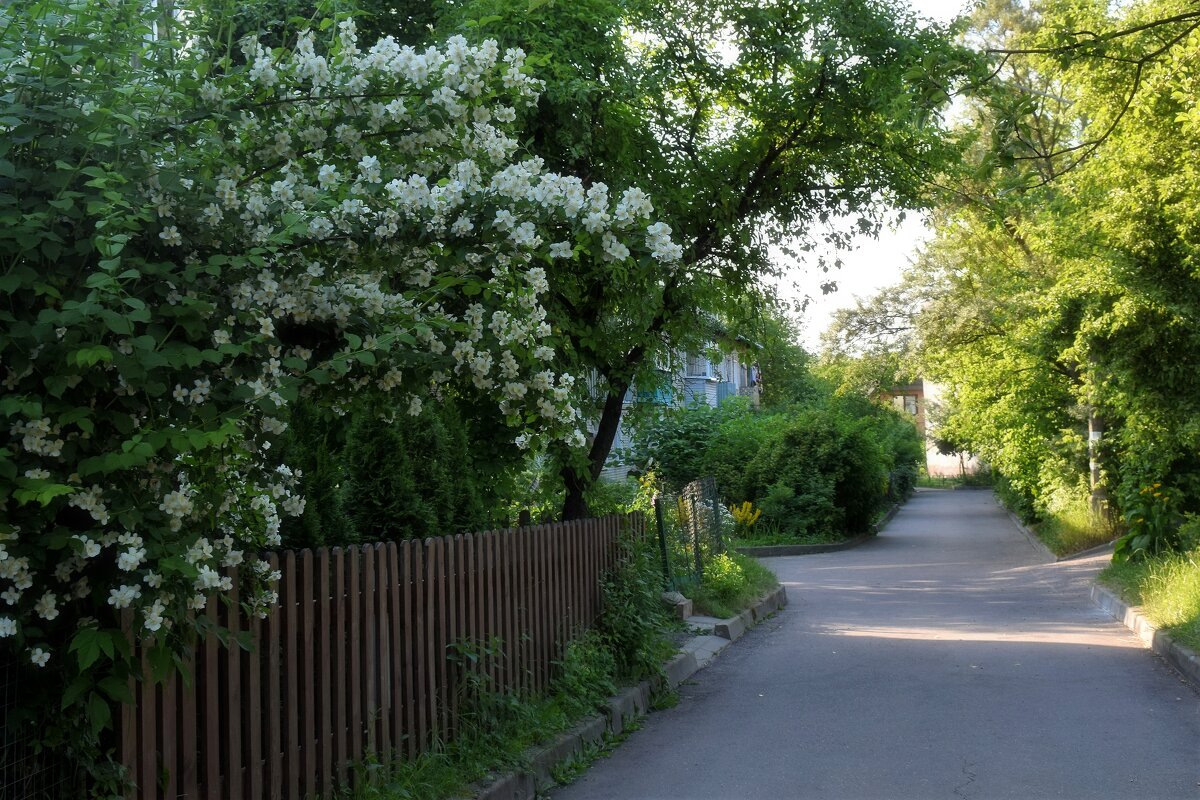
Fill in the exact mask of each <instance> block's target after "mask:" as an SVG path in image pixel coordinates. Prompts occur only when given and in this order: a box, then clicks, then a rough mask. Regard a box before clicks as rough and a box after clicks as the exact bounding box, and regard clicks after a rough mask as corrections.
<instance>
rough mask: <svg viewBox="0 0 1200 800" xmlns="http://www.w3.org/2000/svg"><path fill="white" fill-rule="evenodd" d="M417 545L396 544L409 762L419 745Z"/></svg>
mask: <svg viewBox="0 0 1200 800" xmlns="http://www.w3.org/2000/svg"><path fill="white" fill-rule="evenodd" d="M420 547H421V544H420V542H412V541H404V542H402V543H401V544H400V546H399V548H398V550H399V557H400V581H399V584H400V602H401V614H402V620H403V623H402V624H403V630H404V653H403V659H404V663H403V670H402V674H403V678H404V733H405V735H406V737H407V738H406V739H405V742H404V744H405V749H404V752H405V754H406V755H407V756H408V757H409V758H410V759H411V758H414V757H415V756H416V754H417V744H418V742H419V738H418V734H417V698H418V696H419V688H418V687H419V684H418V683H417V658H416V649H415V642H416V638H417V603H416V591H417V589H416V583H417V580H418V575H417V572H416V555H415V553H416V551H417V550H420Z"/></svg>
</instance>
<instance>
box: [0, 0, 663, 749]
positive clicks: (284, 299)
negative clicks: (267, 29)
mask: <svg viewBox="0 0 1200 800" xmlns="http://www.w3.org/2000/svg"><path fill="white" fill-rule="evenodd" d="M42 5H45V4H42ZM49 7H50V9H51V12H52V13H47V12H46V9H43V8H39V9H36V10H32V9H31V10H24V11H23V10H22V7H21V6H20V5H19V4H18V7H17V8H15V9H13V8H9V9H6V10H5V12H4V13H5V14H7V15H8V17H7V18H6V20H5V23H6V24H5V26H0V61H3V62H4V64H3V67H4V69H3V70H0V96H2V102H3V106H4V109H5V110H4V115H3V116H0V127H3V130H2V131H0V142H2V144H0V253H2V254H3V257H4V264H5V270H6V271H4V272H3V273H2V274H0V299H2V300H3V302H2V303H0V384H2V385H3V387H4V391H3V394H2V396H0V417H2V418H3V422H4V425H5V427H4V428H3V430H7V431H8V436H7V440H6V441H5V442H3V443H0V502H3V503H4V506H5V513H4V516H3V518H2V520H0V644H3V645H4V646H9V647H12V646H16V647H17V648H19V649H20V650H21V652H23V653H24V657H25V659H26V660H27V663H28V664H30V665H32V666H36V667H38V668H46V667H47V666H51V667H53V665H55V664H56V663H57V664H58V665H59V669H61V670H62V676H63V680H64V681H68V682H70V684H71V687H72V688H71V690H70V697H71V698H72V699H74V700H75V705H74V706H73V707H77V708H79V709H82V711H81V713H82V714H83V715H84V716H85V717H87V718H88V720H89V721H90V723H91V724H90V725H89V726H85V727H86V729H87V730H90V731H92V732H93V738H94V734H97V733H98V732H99V731H100V730H101V729H102V728H103V727H104V726H105V725H106V724H107V723H108V720H107V719H103V718H97V717H98V716H100V717H102V716H103V715H102V714H101V713H100V711H98V708H99V706H98V705H96V704H95V703H94V702H92V701H91V698H93V697H99V698H102V699H119V697H120V694H121V692H120V691H117V688H119V687H120V686H123V681H124V678H125V676H126V675H128V674H129V673H130V672H131V671H136V668H135V666H134V664H133V662H132V659H130V658H129V649H128V647H127V645H126V641H127V632H132V634H133V635H135V636H137V637H140V638H142V639H144V640H145V641H146V646H147V647H150V648H151V652H152V657H153V654H155V653H158V654H168V656H169V654H170V653H173V652H179V651H182V650H184V649H186V648H187V647H189V646H190V643H191V642H192V641H193V640H194V636H195V635H196V634H197V633H198V632H203V629H204V625H205V624H206V618H205V615H203V614H200V613H198V612H201V611H202V610H204V609H205V608H206V607H207V606H208V604H209V603H211V602H214V598H222V599H225V598H227V596H228V593H229V592H230V591H231V590H232V588H233V580H234V579H235V578H234V576H235V575H236V576H237V578H236V579H237V580H239V581H240V582H241V583H242V586H241V592H240V597H241V598H242V602H243V606H244V610H245V611H246V612H248V613H252V614H258V615H260V616H262V615H264V614H266V613H268V611H269V609H270V608H271V606H272V605H273V604H274V602H275V600H276V595H275V592H274V582H275V580H277V578H278V573H274V572H273V571H272V570H271V568H270V565H269V563H268V562H267V561H266V560H264V558H263V554H264V552H265V551H266V550H269V549H270V548H272V547H274V546H277V545H278V544H279V526H280V519H281V517H282V516H284V515H299V514H300V513H302V512H303V509H304V500H303V476H302V475H300V474H298V473H295V472H293V471H291V470H289V469H288V468H287V467H286V466H284V467H276V466H275V461H274V460H273V459H272V457H271V452H270V449H271V446H272V441H273V439H274V437H277V436H278V435H279V434H280V433H282V432H283V431H284V430H286V419H287V408H288V405H289V404H290V403H292V402H294V401H295V400H296V399H297V398H299V397H301V396H304V397H312V398H314V399H315V400H317V401H318V402H326V403H329V404H331V405H332V406H333V407H335V408H345V407H348V406H349V405H350V404H351V403H353V402H355V401H356V399H359V398H362V397H363V396H364V395H367V394H374V395H377V396H384V397H388V398H391V401H390V404H391V405H392V406H393V407H398V408H399V409H402V410H406V411H408V412H409V413H413V414H418V413H420V410H421V406H422V399H423V398H426V397H428V396H429V395H433V396H435V397H436V396H439V395H440V394H441V393H442V392H446V391H451V390H453V391H455V392H469V393H475V394H478V395H479V396H481V397H483V398H487V399H490V401H491V402H493V403H494V404H495V406H496V407H497V408H498V410H499V411H500V412H501V413H502V414H503V415H504V416H505V417H506V418H507V420H508V422H509V424H510V425H511V426H512V428H513V438H514V441H515V442H516V443H517V444H519V445H522V446H524V445H526V444H528V443H529V442H530V441H531V439H532V438H533V437H538V438H539V439H540V440H542V441H545V440H549V439H554V440H560V441H562V442H565V443H568V444H569V445H571V446H575V447H578V446H581V445H582V444H583V443H584V438H583V421H582V420H581V419H580V413H579V411H578V410H577V407H578V400H579V397H580V392H582V391H583V387H582V386H577V385H576V382H575V380H574V379H573V377H572V376H571V375H566V374H557V373H556V372H555V370H554V369H553V364H554V360H555V344H556V341H555V332H554V331H553V330H552V329H551V326H550V325H549V324H548V323H547V321H546V312H545V310H544V308H543V306H542V299H543V298H544V297H545V295H546V293H547V292H548V291H549V286H548V283H547V279H546V271H545V269H544V265H547V264H549V263H550V262H551V260H552V259H575V260H582V259H591V260H594V261H596V262H597V263H606V264H611V265H612V266H613V268H619V267H620V265H621V264H622V263H623V262H625V261H627V260H629V259H653V260H655V261H658V262H663V263H666V264H671V263H674V262H676V261H678V259H679V258H680V256H681V249H680V247H679V246H678V245H677V244H676V243H674V242H673V241H672V240H671V236H670V234H671V231H670V229H669V228H668V227H667V226H666V225H664V224H663V223H661V222H654V221H653V220H652V214H653V208H652V205H651V203H650V201H649V199H648V198H647V196H646V195H645V194H644V193H643V192H642V191H641V190H639V189H627V190H625V191H623V192H617V193H613V192H610V191H609V189H608V188H607V187H605V186H603V185H600V184H597V185H592V186H585V185H584V184H583V183H582V182H581V181H580V180H579V179H577V178H573V177H569V176H562V175H556V174H553V173H549V172H546V171H545V170H544V169H543V165H542V163H541V162H540V161H539V160H538V159H535V158H524V157H522V156H521V154H520V152H519V150H520V148H519V143H518V139H517V132H516V131H515V130H514V129H513V123H514V120H515V119H516V117H517V114H516V109H517V108H518V107H520V106H522V105H528V104H531V103H534V102H536V99H537V94H538V91H539V88H540V86H541V84H540V82H539V81H537V80H536V79H535V78H533V77H531V75H530V72H529V70H528V69H527V68H526V66H525V56H524V54H523V53H521V52H520V51H517V50H509V51H507V52H500V51H499V50H498V48H497V46H496V45H495V43H494V42H483V43H481V44H478V45H471V44H469V43H468V42H467V41H465V40H464V39H462V38H457V37H456V38H454V39H451V40H449V41H447V42H445V43H444V44H443V45H442V46H440V47H432V48H429V49H426V50H422V51H417V50H414V49H413V48H410V47H404V46H400V45H398V44H397V43H396V42H395V41H393V40H391V39H390V38H389V39H383V40H381V41H379V42H377V43H373V44H370V45H367V44H365V43H360V42H359V41H358V39H357V36H356V34H355V30H354V26H353V23H352V22H351V21H349V20H345V21H342V22H340V23H338V24H336V25H329V26H323V27H322V32H321V33H314V32H305V33H303V34H302V35H300V36H299V39H298V40H297V41H296V42H295V43H294V44H293V46H292V47H291V48H290V49H282V50H281V49H275V50H268V49H267V48H265V47H264V46H263V45H261V44H259V43H258V42H256V41H254V40H246V41H243V42H242V43H240V54H224V53H220V54H219V55H212V54H211V53H210V52H209V50H208V48H210V43H209V42H208V39H207V32H206V31H205V30H204V29H203V28H202V27H201V26H200V25H199V23H197V22H195V21H193V22H192V23H189V22H187V21H186V20H178V21H177V25H176V26H174V27H173V28H172V30H171V33H172V35H173V36H174V37H175V39H176V41H169V40H165V39H156V38H154V37H153V36H150V35H148V32H149V31H150V28H149V26H148V23H146V24H143V25H140V26H139V25H138V24H130V15H131V14H134V13H140V12H136V11H135V9H136V8H140V5H139V4H112V3H107V2H99V1H97V2H82V3H66V2H61V3H53V2H52V3H50V4H49ZM150 11H152V9H150ZM56 14H60V15H62V18H60V17H57V16H56ZM63 18H66V19H67V20H68V21H69V22H72V23H77V24H63ZM147 19H148V18H147ZM197 19H199V18H197ZM189 26H190V27H189ZM79 31H88V33H87V34H85V35H83V36H82V38H81V36H80V34H79V33H78V32H79ZM212 51H213V52H216V47H215V46H212ZM227 55H231V56H232V58H229V57H226V56H227ZM235 64H240V66H235ZM235 568H237V569H236V571H235ZM122 626H124V630H123V628H122ZM64 645H65V649H64ZM161 658H162V656H159V659H160V660H161ZM167 660H168V661H169V658H167ZM106 678H108V679H114V678H115V682H106ZM60 688H61V687H60Z"/></svg>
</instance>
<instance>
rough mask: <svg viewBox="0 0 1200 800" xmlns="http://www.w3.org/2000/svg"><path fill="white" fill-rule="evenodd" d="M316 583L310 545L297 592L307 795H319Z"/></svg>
mask: <svg viewBox="0 0 1200 800" xmlns="http://www.w3.org/2000/svg"><path fill="white" fill-rule="evenodd" d="M315 596H316V584H315V583H314V581H313V557H312V551H311V550H309V549H308V548H305V549H304V550H301V551H300V591H299V594H298V595H297V598H296V599H297V600H298V601H299V602H298V606H297V611H298V612H299V617H300V654H299V655H300V658H299V659H298V662H297V663H298V669H299V672H300V674H299V676H298V678H299V683H300V707H299V708H297V709H296V713H297V715H298V716H299V717H300V731H301V733H300V749H299V751H298V755H299V758H300V765H301V767H302V768H303V774H302V777H303V780H302V783H301V785H302V786H303V787H304V794H305V795H313V794H316V791H317V754H316V738H317V724H316V719H315V712H316V710H317V694H316V676H317V667H316V664H315V663H314V659H313V655H314V653H315V648H316V639H315V635H316V630H315V629H316V618H315V614H314V612H315V610H316V608H315V606H314V599H315Z"/></svg>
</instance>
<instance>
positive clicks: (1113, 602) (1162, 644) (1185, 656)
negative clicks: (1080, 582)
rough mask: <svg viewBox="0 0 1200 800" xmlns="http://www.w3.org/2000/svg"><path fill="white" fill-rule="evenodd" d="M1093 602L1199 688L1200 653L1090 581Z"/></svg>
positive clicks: (1133, 607) (1110, 592) (1136, 609)
mask: <svg viewBox="0 0 1200 800" xmlns="http://www.w3.org/2000/svg"><path fill="white" fill-rule="evenodd" d="M1092 602H1094V603H1095V604H1096V605H1098V606H1100V608H1101V609H1103V610H1104V612H1105V613H1107V614H1108V615H1109V616H1111V617H1112V618H1113V619H1115V620H1117V621H1118V622H1120V623H1121V624H1123V625H1124V626H1125V627H1126V628H1128V629H1129V630H1131V631H1133V632H1134V633H1135V634H1137V637H1138V638H1139V639H1141V640H1142V641H1143V642H1145V644H1146V646H1147V647H1149V648H1150V649H1151V650H1153V651H1154V652H1155V653H1157V654H1158V655H1160V656H1162V657H1163V659H1165V660H1166V662H1167V663H1168V664H1170V665H1171V666H1172V667H1174V668H1175V671H1176V672H1178V673H1179V674H1181V675H1183V677H1184V678H1186V679H1187V680H1188V681H1190V682H1191V683H1192V684H1193V685H1194V686H1196V687H1197V688H1200V654H1197V653H1196V651H1194V650H1192V649H1191V648H1190V647H1184V646H1183V645H1181V644H1179V643H1178V642H1176V641H1175V640H1174V639H1173V638H1172V637H1171V634H1169V633H1167V632H1166V631H1162V630H1159V629H1158V627H1157V626H1156V625H1155V624H1154V623H1152V622H1151V621H1150V620H1148V619H1146V617H1145V615H1144V614H1142V612H1141V611H1140V610H1138V608H1137V607H1136V606H1131V605H1129V604H1128V603H1126V602H1125V601H1124V600H1122V599H1121V598H1120V597H1118V596H1117V595H1116V594H1115V593H1113V592H1112V591H1110V590H1109V589H1107V588H1105V587H1103V586H1101V585H1100V584H1098V583H1094V584H1092Z"/></svg>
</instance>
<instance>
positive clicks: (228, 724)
mask: <svg viewBox="0 0 1200 800" xmlns="http://www.w3.org/2000/svg"><path fill="white" fill-rule="evenodd" d="M229 599H230V604H229V605H228V606H226V608H225V627H226V628H228V630H229V644H228V646H227V647H226V648H225V655H226V661H225V681H226V686H225V693H224V694H225V743H224V744H225V751H226V761H225V779H226V782H227V784H228V786H227V788H226V792H227V793H228V794H227V796H228V797H229V800H242V795H243V791H242V718H243V714H244V712H243V710H242V680H241V678H242V649H241V647H239V646H238V644H237V639H238V634H239V632H240V631H241V627H240V622H241V619H240V618H241V613H240V612H239V610H238V587H237V582H236V581H235V582H234V584H233V588H232V589H231V590H230V592H229Z"/></svg>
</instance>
